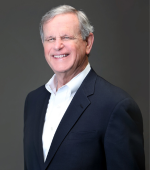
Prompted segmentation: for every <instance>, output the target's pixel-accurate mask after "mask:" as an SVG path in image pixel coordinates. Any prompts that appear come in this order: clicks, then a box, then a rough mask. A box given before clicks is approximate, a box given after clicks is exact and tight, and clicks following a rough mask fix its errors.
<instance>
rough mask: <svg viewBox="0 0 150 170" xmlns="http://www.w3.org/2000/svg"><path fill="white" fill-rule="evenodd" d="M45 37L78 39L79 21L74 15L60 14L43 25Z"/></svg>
mask: <svg viewBox="0 0 150 170" xmlns="http://www.w3.org/2000/svg"><path fill="white" fill-rule="evenodd" d="M43 31H44V34H45V37H49V36H54V37H61V36H64V35H69V36H74V37H79V35H81V33H80V29H79V20H78V17H77V16H76V15H75V14H72V13H67V14H60V15H57V16H55V17H54V18H52V19H50V20H48V21H47V22H46V23H45V24H44V25H43Z"/></svg>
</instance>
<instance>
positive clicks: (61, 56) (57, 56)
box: [54, 54, 67, 58]
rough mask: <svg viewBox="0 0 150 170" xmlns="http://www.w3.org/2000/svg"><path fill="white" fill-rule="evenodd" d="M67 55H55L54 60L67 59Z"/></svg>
mask: <svg viewBox="0 0 150 170" xmlns="http://www.w3.org/2000/svg"><path fill="white" fill-rule="evenodd" d="M66 56H67V55H66V54H64V55H54V58H63V57H66Z"/></svg>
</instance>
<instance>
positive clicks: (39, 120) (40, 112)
mask: <svg viewBox="0 0 150 170" xmlns="http://www.w3.org/2000/svg"><path fill="white" fill-rule="evenodd" d="M49 98H50V93H49V92H48V91H47V90H46V89H45V87H44V91H42V93H41V95H39V96H38V101H37V104H36V106H37V107H36V113H35V116H36V117H35V127H34V128H35V130H34V132H35V133H34V143H35V149H36V152H37V157H38V160H39V163H40V166H41V169H42V168H43V165H44V157H43V145H42V133H43V125H44V119H45V114H46V109H47V105H48V101H49Z"/></svg>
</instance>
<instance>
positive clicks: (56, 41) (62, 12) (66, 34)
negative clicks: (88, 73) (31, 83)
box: [41, 5, 94, 79]
mask: <svg viewBox="0 0 150 170" xmlns="http://www.w3.org/2000/svg"><path fill="white" fill-rule="evenodd" d="M77 13H80V15H81V16H82V25H84V27H83V26H82V25H81V19H80V20H79V17H78V14H77ZM91 31H93V27H92V26H90V24H89V21H88V19H87V17H86V16H85V14H84V13H82V12H79V11H77V10H75V9H74V8H73V7H70V6H66V5H65V6H60V7H57V8H55V9H52V10H51V11H49V12H48V13H47V14H46V15H44V17H43V18H42V21H41V38H42V42H43V47H44V53H45V58H46V60H47V62H48V64H49V66H50V67H51V68H52V70H53V71H54V72H55V73H56V75H58V74H59V75H62V77H67V79H70V78H73V77H74V76H75V75H77V74H78V73H80V72H81V71H82V70H83V69H84V68H85V67H86V65H87V63H88V55H89V53H90V51H91V48H92V45H93V41H94V35H93V33H92V32H91ZM69 77H70V78H69Z"/></svg>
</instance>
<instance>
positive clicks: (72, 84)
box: [45, 63, 91, 94]
mask: <svg viewBox="0 0 150 170" xmlns="http://www.w3.org/2000/svg"><path fill="white" fill-rule="evenodd" d="M90 70H91V66H90V64H89V63H88V65H87V66H86V67H85V69H84V70H83V71H82V72H80V73H79V74H78V75H76V76H75V77H74V78H73V79H71V80H70V81H69V82H68V83H67V84H65V85H64V86H67V87H69V89H70V90H71V94H75V93H76V91H77V90H78V88H79V87H80V85H81V84H82V82H83V80H84V79H85V77H86V76H87V74H88V73H89V72H90ZM56 87H57V78H56V74H54V75H53V77H52V78H51V79H50V80H49V81H48V82H47V83H46V84H45V88H46V89H47V90H48V91H49V92H50V93H54V94H56Z"/></svg>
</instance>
